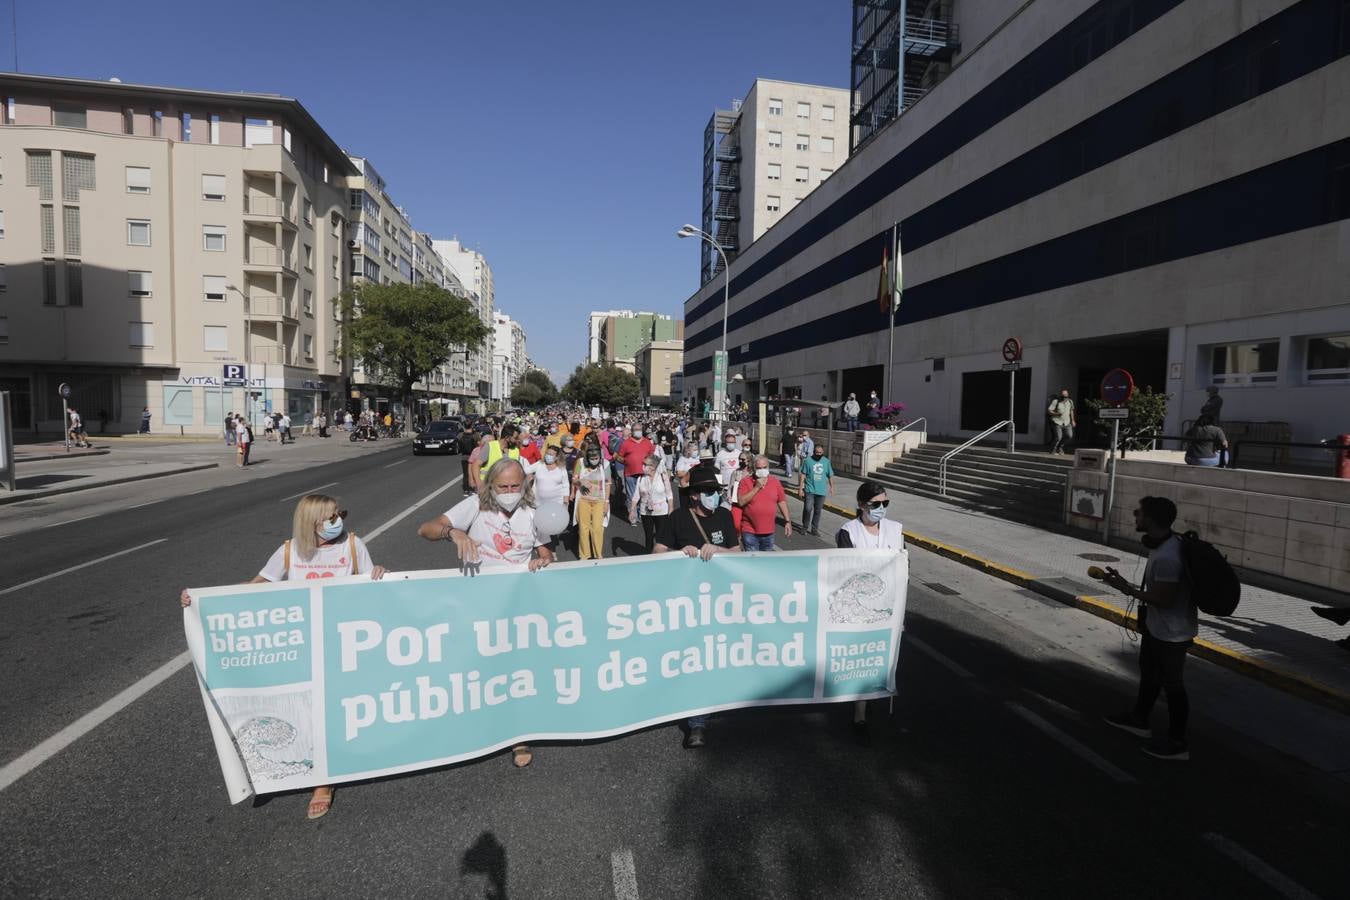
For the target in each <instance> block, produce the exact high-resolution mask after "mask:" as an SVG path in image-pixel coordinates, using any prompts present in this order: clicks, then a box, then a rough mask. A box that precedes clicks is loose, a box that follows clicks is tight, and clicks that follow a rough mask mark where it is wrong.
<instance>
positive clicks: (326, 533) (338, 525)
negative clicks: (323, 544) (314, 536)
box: [319, 519, 347, 541]
mask: <svg viewBox="0 0 1350 900" xmlns="http://www.w3.org/2000/svg"><path fill="white" fill-rule="evenodd" d="M346 529H347V525H346V523H345V522H343V521H342V520H341V519H338V520H337V521H336V522H324V523H323V525H322V526H321V527H320V528H319V537H321V538H323V539H324V540H325V541H335V540H337V539H338V538H340V537H342V532H343V531H345V530H346Z"/></svg>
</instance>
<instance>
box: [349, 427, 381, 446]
mask: <svg viewBox="0 0 1350 900" xmlns="http://www.w3.org/2000/svg"><path fill="white" fill-rule="evenodd" d="M379 438H380V433H379V432H378V431H376V430H375V429H374V428H373V427H372V426H370V425H357V426H356V428H354V429H352V436H351V437H350V438H349V439H348V440H350V441H351V442H352V443H355V442H357V441H376V440H379Z"/></svg>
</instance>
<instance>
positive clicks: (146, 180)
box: [127, 166, 150, 194]
mask: <svg viewBox="0 0 1350 900" xmlns="http://www.w3.org/2000/svg"><path fill="white" fill-rule="evenodd" d="M127 193H128V194H148V193H150V167H149V166H127Z"/></svg>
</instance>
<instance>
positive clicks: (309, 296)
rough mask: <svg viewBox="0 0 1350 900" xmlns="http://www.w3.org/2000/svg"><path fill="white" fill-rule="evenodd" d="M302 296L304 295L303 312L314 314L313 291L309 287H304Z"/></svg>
mask: <svg viewBox="0 0 1350 900" xmlns="http://www.w3.org/2000/svg"><path fill="white" fill-rule="evenodd" d="M304 297H305V312H306V313H307V314H309V315H311V316H312V315H314V292H313V291H311V290H310V289H309V288H305V295H304Z"/></svg>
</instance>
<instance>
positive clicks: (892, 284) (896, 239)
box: [877, 224, 904, 314]
mask: <svg viewBox="0 0 1350 900" xmlns="http://www.w3.org/2000/svg"><path fill="white" fill-rule="evenodd" d="M892 258H894V260H895V263H894V266H892V264H891V260H892ZM903 290H904V275H903V273H902V271H901V264H900V226H899V225H898V224H897V225H893V226H891V239H890V240H889V241H888V242H887V243H886V246H884V247H883V248H882V249H881V281H880V283H879V284H878V285H877V306H878V307H879V308H880V309H881V311H882V312H890V313H892V314H894V313H895V312H896V311H897V310H899V309H900V294H901V292H902V291H903Z"/></svg>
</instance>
